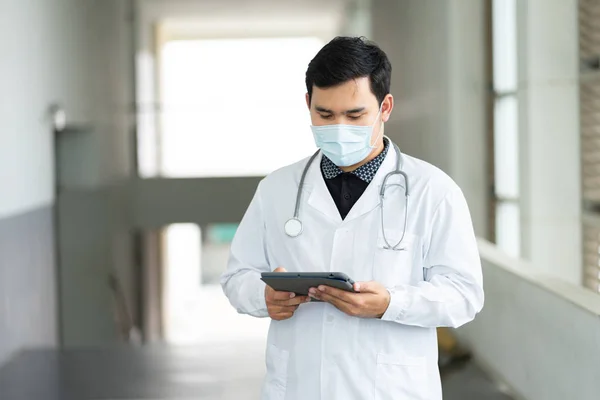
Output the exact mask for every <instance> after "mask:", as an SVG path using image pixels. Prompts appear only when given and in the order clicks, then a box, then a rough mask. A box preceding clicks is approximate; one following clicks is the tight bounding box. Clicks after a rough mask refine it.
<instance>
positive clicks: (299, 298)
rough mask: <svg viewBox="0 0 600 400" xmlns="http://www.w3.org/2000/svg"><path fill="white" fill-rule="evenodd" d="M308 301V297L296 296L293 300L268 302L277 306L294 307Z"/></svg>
mask: <svg viewBox="0 0 600 400" xmlns="http://www.w3.org/2000/svg"><path fill="white" fill-rule="evenodd" d="M308 301H310V297H308V296H296V297H294V298H293V299H289V300H273V301H270V303H271V304H275V305H278V306H295V305H298V304H302V303H306V302H308Z"/></svg>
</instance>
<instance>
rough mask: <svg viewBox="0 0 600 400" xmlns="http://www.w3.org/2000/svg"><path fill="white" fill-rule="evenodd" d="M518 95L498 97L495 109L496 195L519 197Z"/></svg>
mask: <svg viewBox="0 0 600 400" xmlns="http://www.w3.org/2000/svg"><path fill="white" fill-rule="evenodd" d="M517 106H518V103H517V98H516V96H506V97H500V98H498V99H496V106H495V110H494V114H495V117H494V163H495V167H494V173H495V184H496V185H495V186H496V195H497V196H498V197H500V198H504V199H516V198H518V197H519V134H518V115H517V113H518V110H517Z"/></svg>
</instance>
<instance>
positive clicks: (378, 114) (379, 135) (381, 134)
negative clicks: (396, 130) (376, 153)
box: [369, 102, 383, 149]
mask: <svg viewBox="0 0 600 400" xmlns="http://www.w3.org/2000/svg"><path fill="white" fill-rule="evenodd" d="M382 109H383V102H382V103H381V105H380V106H379V112H377V117H375V122H373V126H371V136H372V135H373V129H375V125H376V124H377V120H378V119H379V117H380V116H381V110H382ZM382 136H383V119H382V120H381V126H380V127H379V133H378V134H377V138H376V139H375V143H374V144H371V140H370V139H369V147H370V148H372V149H374V148H375V144H376V143H377V142H378V141H379V138H380V137H382Z"/></svg>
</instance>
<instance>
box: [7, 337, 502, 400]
mask: <svg viewBox="0 0 600 400" xmlns="http://www.w3.org/2000/svg"><path fill="white" fill-rule="evenodd" d="M263 354H264V344H263V343H260V342H229V343H227V344H213V345H210V346H203V347H169V348H166V347H150V348H143V349H142V348H140V349H133V348H120V349H115V348H111V349H94V350H77V351H70V352H64V353H56V352H30V353H25V354H22V355H21V356H20V357H18V358H17V359H16V360H14V361H13V362H12V363H10V364H9V365H7V366H5V367H4V368H3V369H0V399H2V400H116V399H119V400H125V399H127V400H134V399H135V400H138V399H146V400H150V399H152V400H155V399H164V400H167V399H168V400H208V399H210V400H258V398H259V390H260V384H261V380H262V376H263V374H264V365H263ZM444 400H510V399H509V398H508V397H505V396H504V395H502V394H501V393H499V391H498V390H497V389H496V388H495V387H494V385H493V384H492V383H491V382H490V381H489V380H488V379H487V378H486V377H485V375H484V374H483V373H482V372H481V371H480V370H479V369H478V368H476V367H474V366H473V365H467V366H466V367H465V368H464V369H462V370H459V371H455V372H454V373H452V374H450V375H449V376H448V378H447V380H446V381H445V382H444Z"/></svg>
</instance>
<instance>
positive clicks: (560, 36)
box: [0, 0, 600, 400]
mask: <svg viewBox="0 0 600 400" xmlns="http://www.w3.org/2000/svg"><path fill="white" fill-rule="evenodd" d="M336 35H364V36H366V37H368V38H369V39H372V40H374V41H375V42H377V43H378V44H379V45H380V46H381V47H382V48H383V49H384V50H385V51H386V52H387V54H388V56H389V57H390V59H391V62H392V65H393V71H394V72H393V78H392V94H393V95H394V97H395V99H396V106H395V109H394V113H393V115H392V119H391V121H390V122H389V123H388V124H387V125H386V134H388V135H389V136H390V137H391V138H392V139H393V140H395V141H396V142H397V143H398V144H399V145H400V147H401V148H402V150H403V151H404V152H405V153H407V154H410V155H412V156H416V157H419V158H421V159H424V160H426V161H428V162H430V163H432V164H434V165H436V166H438V167H440V168H442V169H443V170H444V171H446V172H447V173H448V174H450V175H451V176H452V177H453V178H454V180H455V181H456V182H457V183H458V184H459V185H460V186H461V188H462V189H463V191H464V193H465V195H466V197H467V200H468V202H469V206H470V209H471V212H472V217H473V222H474V225H475V229H476V232H477V235H478V237H479V245H480V252H481V257H482V260H483V266H484V278H485V291H486V305H485V308H484V310H483V312H482V313H481V314H480V315H479V316H478V317H477V319H476V320H475V321H474V322H472V323H470V324H468V325H467V326H465V327H463V328H461V329H458V330H456V331H452V332H451V335H452V338H453V340H456V341H457V343H458V344H457V346H459V347H460V349H461V352H463V353H464V352H466V353H468V354H469V355H471V361H468V362H465V363H463V364H461V365H460V366H459V367H457V368H454V369H453V370H452V371H450V372H449V373H448V374H444V379H443V381H444V382H443V384H444V392H445V398H447V399H476V400H477V399H482V400H487V399H490V400H491V399H521V400H572V399H577V400H592V399H595V400H597V399H599V398H600V361H599V360H600V318H599V316H600V1H598V0H580V1H576V0H493V1H492V0H302V1H292V0H246V1H244V0H27V1H24V0H2V1H1V2H0V90H1V91H0V93H2V94H1V97H0V124H1V125H0V187H1V188H2V190H1V191H0V399H1V400H16V399H19V400H37V399H44V400H58V399H61V400H63V399H95V400H108V399H121V400H125V399H165V400H169V399H170V400H175V399H177V400H188V399H258V398H259V389H260V384H261V379H262V375H263V373H264V366H263V365H264V345H265V338H266V332H267V329H268V324H269V321H268V320H267V319H253V318H250V317H246V316H241V315H238V314H237V313H236V311H235V310H234V309H233V308H232V307H230V306H229V303H228V301H227V299H226V298H225V297H224V295H223V294H222V292H221V288H220V286H219V282H218V280H219V275H220V274H221V272H222V271H223V270H224V268H225V265H226V260H227V256H228V249H229V244H230V242H231V239H232V237H233V235H234V233H235V230H236V227H237V223H238V222H239V221H240V219H241V217H242V215H243V213H244V211H245V209H246V207H247V205H248V204H249V202H250V199H251V198H252V195H253V193H254V190H255V188H256V186H257V184H258V182H259V180H260V179H261V177H263V176H265V175H266V174H268V173H269V172H271V171H273V170H274V169H276V168H279V167H281V166H283V165H286V164H289V163H292V162H294V161H297V160H298V159H300V158H303V157H305V156H307V155H309V154H311V153H312V152H313V151H314V143H313V140H312V135H311V133H310V129H309V123H310V121H309V115H308V112H307V110H306V105H305V100H304V93H305V91H306V88H305V85H304V73H305V70H306V67H307V65H308V62H309V61H310V59H311V58H312V57H313V56H314V55H315V54H316V52H317V51H318V50H319V49H320V48H321V47H322V46H323V45H324V44H325V43H326V42H327V41H329V40H330V39H332V38H333V37H335V36H336ZM274 149H276V150H277V151H273V150H274ZM446 333H447V332H446ZM451 347H452V348H455V346H454V345H452V346H451Z"/></svg>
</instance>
